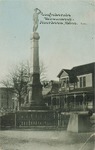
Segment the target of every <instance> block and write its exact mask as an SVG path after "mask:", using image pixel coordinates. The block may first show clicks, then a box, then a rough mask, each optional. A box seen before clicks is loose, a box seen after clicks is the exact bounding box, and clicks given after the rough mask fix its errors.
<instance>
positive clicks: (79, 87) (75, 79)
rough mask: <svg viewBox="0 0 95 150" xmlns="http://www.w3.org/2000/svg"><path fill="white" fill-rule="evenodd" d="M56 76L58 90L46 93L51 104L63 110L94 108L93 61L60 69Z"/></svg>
mask: <svg viewBox="0 0 95 150" xmlns="http://www.w3.org/2000/svg"><path fill="white" fill-rule="evenodd" d="M58 78H59V85H60V87H59V90H58V92H56V94H49V95H48V99H51V105H52V104H53V103H54V104H55V107H54V106H53V107H54V108H61V109H62V110H63V111H65V110H66V109H67V110H88V109H94V110H95V103H94V101H95V63H90V64H85V65H80V66H76V67H73V68H72V69H62V70H61V71H60V72H59V74H58ZM54 101H55V102H54Z"/></svg>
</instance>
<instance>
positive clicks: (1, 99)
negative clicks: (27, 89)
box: [0, 87, 14, 110]
mask: <svg viewBox="0 0 95 150" xmlns="http://www.w3.org/2000/svg"><path fill="white" fill-rule="evenodd" d="M13 96H14V93H13V88H6V87H1V88H0V110H1V109H5V110H11V109H13V108H14V101H13Z"/></svg>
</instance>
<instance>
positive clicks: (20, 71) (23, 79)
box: [2, 61, 46, 107]
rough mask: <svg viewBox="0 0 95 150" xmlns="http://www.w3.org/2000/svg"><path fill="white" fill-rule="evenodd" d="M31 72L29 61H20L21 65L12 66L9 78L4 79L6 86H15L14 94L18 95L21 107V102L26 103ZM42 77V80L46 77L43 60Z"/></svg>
mask: <svg viewBox="0 0 95 150" xmlns="http://www.w3.org/2000/svg"><path fill="white" fill-rule="evenodd" d="M30 74H31V73H30V65H29V62H28V61H27V62H26V63H20V64H19V65H16V66H15V67H12V70H11V71H10V73H9V75H8V79H7V80H3V81H2V84H3V85H4V86H5V87H7V88H9V86H11V87H13V88H14V94H15V96H17V99H18V102H19V107H21V104H22V103H24V97H25V96H26V94H27V84H28V82H29V78H30ZM40 78H41V81H43V80H45V79H46V67H45V66H44V63H43V62H42V61H41V63H40Z"/></svg>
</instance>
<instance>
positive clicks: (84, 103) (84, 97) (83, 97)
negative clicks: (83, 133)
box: [82, 93, 85, 111]
mask: <svg viewBox="0 0 95 150" xmlns="http://www.w3.org/2000/svg"><path fill="white" fill-rule="evenodd" d="M82 96H83V110H84V111H85V93H83V95H82Z"/></svg>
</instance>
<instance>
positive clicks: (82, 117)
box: [67, 112, 90, 132]
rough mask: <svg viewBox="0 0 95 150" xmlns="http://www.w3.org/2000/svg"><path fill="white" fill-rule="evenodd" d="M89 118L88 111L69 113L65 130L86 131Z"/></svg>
mask: <svg viewBox="0 0 95 150" xmlns="http://www.w3.org/2000/svg"><path fill="white" fill-rule="evenodd" d="M89 125H90V120H89V115H88V112H79V113H72V114H71V115H70V119H69V123H68V127H67V131H70V132H88V131H89V129H90V128H89V127H90V126H89Z"/></svg>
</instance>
